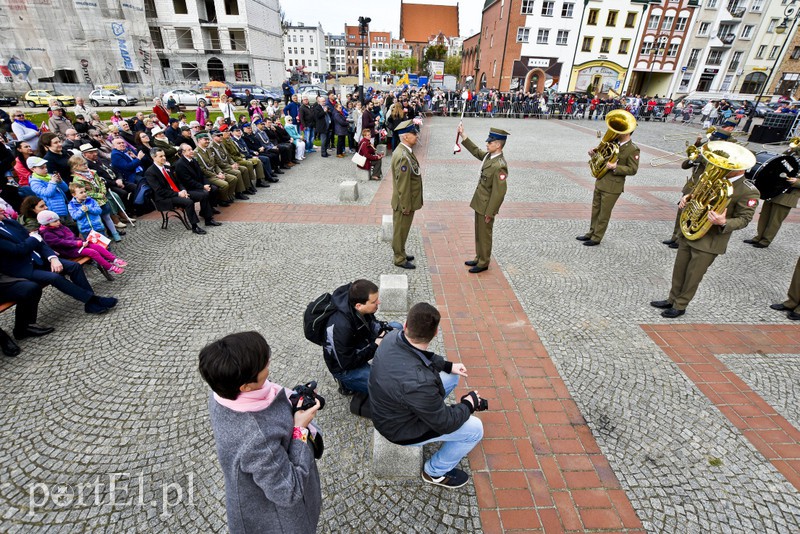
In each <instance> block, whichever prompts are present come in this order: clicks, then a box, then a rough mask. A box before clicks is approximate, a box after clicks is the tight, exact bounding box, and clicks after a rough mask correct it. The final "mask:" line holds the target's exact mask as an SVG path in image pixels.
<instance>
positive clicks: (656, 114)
mask: <svg viewBox="0 0 800 534" xmlns="http://www.w3.org/2000/svg"><path fill="white" fill-rule="evenodd" d="M650 118H651V119H652V120H653V121H659V122H667V117H666V116H665V115H664V106H656V107H654V108H653V112H652V113H651V115H650Z"/></svg>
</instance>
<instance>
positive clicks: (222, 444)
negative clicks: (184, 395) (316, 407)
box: [208, 394, 322, 534]
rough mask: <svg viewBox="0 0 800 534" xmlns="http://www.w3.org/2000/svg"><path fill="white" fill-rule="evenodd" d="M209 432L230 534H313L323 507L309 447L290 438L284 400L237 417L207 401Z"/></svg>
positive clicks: (290, 419) (289, 413)
mask: <svg viewBox="0 0 800 534" xmlns="http://www.w3.org/2000/svg"><path fill="white" fill-rule="evenodd" d="M208 405H209V411H210V414H211V427H212V428H213V429H214V437H215V440H216V443H217V455H218V456H219V463H220V465H221V466H222V472H223V474H224V475H225V508H226V510H227V513H228V529H229V530H230V532H231V533H232V534H239V533H256V534H261V533H264V532H275V533H278V532H281V533H297V534H309V533H313V532H316V530H317V521H318V520H319V513H320V508H321V505H322V494H321V490H320V482H319V472H317V464H316V462H315V461H314V453H313V451H312V450H311V447H310V446H309V445H308V444H306V443H304V442H302V441H300V440H297V439H292V429H293V428H294V420H293V417H292V409H291V405H290V404H289V400H288V399H287V398H286V396H285V395H283V394H280V395H279V396H278V397H277V398H276V399H275V401H274V402H272V404H270V405H269V406H268V407H267V408H266V409H264V410H261V411H256V412H236V411H233V410H231V409H229V408H226V407H224V406H222V405H220V404H219V403H218V402H217V401H216V400H214V396H213V395H211V398H210V399H209V403H208Z"/></svg>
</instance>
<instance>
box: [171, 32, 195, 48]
mask: <svg viewBox="0 0 800 534" xmlns="http://www.w3.org/2000/svg"><path fill="white" fill-rule="evenodd" d="M175 38H176V39H177V40H178V48H194V42H193V41H192V29H191V28H175Z"/></svg>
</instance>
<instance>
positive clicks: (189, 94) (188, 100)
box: [161, 89, 208, 106]
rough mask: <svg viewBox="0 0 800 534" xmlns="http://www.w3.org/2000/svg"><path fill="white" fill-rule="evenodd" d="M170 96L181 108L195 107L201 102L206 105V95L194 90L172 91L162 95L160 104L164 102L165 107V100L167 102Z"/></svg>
mask: <svg viewBox="0 0 800 534" xmlns="http://www.w3.org/2000/svg"><path fill="white" fill-rule="evenodd" d="M170 96H171V97H172V98H174V99H175V102H177V103H178V104H179V105H183V106H186V105H188V106H196V105H198V104H199V103H200V101H201V100H202V101H203V102H206V103H208V99H207V98H206V94H205V93H204V92H202V91H197V90H195V89H175V90H173V91H169V92H167V93H164V95H163V96H162V97H161V100H162V102H164V105H166V103H167V100H169V97H170Z"/></svg>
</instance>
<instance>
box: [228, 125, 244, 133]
mask: <svg viewBox="0 0 800 534" xmlns="http://www.w3.org/2000/svg"><path fill="white" fill-rule="evenodd" d="M240 129H241V128H239V127H238V126H236V125H235V124H234V125H233V126H231V127H230V128H229V130H230V131H232V132H238V131H239V130H240Z"/></svg>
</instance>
